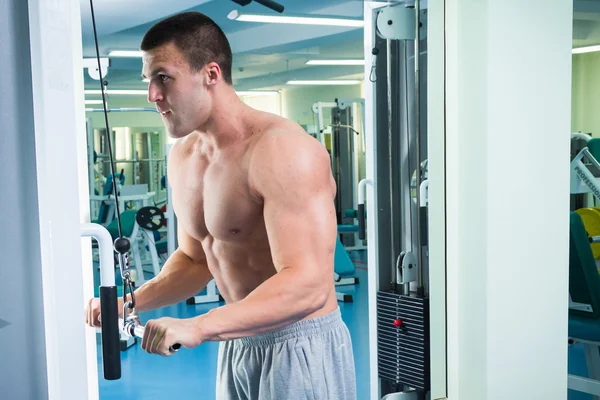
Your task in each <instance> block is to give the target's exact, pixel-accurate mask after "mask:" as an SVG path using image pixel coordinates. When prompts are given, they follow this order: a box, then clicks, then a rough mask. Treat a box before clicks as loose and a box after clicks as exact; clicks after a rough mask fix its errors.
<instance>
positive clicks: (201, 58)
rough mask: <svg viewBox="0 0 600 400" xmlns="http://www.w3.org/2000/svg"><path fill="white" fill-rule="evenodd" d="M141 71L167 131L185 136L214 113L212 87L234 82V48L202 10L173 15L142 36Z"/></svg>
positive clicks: (149, 98)
mask: <svg viewBox="0 0 600 400" xmlns="http://www.w3.org/2000/svg"><path fill="white" fill-rule="evenodd" d="M140 49H141V50H142V51H143V52H144V61H143V62H144V69H143V75H144V76H145V77H147V78H149V79H150V83H149V85H148V100H149V101H151V102H154V103H156V107H157V109H158V110H159V111H160V112H161V113H162V114H163V121H164V122H165V126H166V127H167V131H168V132H169V134H170V135H171V136H173V137H183V136H185V135H187V134H189V133H190V132H192V131H193V130H195V129H197V128H198V127H199V126H201V125H203V124H205V123H206V121H207V119H208V118H210V113H211V108H212V97H211V94H210V91H211V87H213V88H214V87H216V86H217V85H223V84H224V85H228V86H231V85H232V80H231V63H232V54H231V47H230V46H229V42H228V40H227V38H226V37H225V34H224V33H223V31H222V30H221V28H219V26H218V25H217V24H215V22H214V21H213V20H211V19H210V18H209V17H207V16H206V15H204V14H201V13H198V12H186V13H181V14H177V15H174V16H171V17H169V18H167V19H164V20H162V21H160V22H158V23H157V24H156V25H154V26H153V27H152V28H150V30H149V31H148V32H147V33H146V35H145V36H144V38H143V40H142V43H141V45H140Z"/></svg>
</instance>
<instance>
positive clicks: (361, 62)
mask: <svg viewBox="0 0 600 400" xmlns="http://www.w3.org/2000/svg"><path fill="white" fill-rule="evenodd" d="M306 64H307V65H365V60H310V61H307V62H306Z"/></svg>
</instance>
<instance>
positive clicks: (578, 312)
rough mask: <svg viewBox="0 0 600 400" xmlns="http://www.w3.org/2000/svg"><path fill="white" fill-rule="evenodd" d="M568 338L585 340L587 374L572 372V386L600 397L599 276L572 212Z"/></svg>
mask: <svg viewBox="0 0 600 400" xmlns="http://www.w3.org/2000/svg"><path fill="white" fill-rule="evenodd" d="M569 246H570V248H569V297H570V304H569V339H570V341H574V342H582V343H583V346H584V350H585V356H586V357H585V358H586V363H587V367H588V377H587V378H586V377H581V376H576V375H569V377H568V387H569V389H573V390H577V391H580V392H584V393H589V394H592V395H594V399H596V400H598V399H600V352H599V350H600V349H599V348H600V276H599V275H598V270H597V269H596V262H595V260H594V257H593V254H592V250H591V247H590V243H589V238H588V234H587V232H586V230H585V227H584V225H583V221H582V219H581V216H580V215H579V214H578V213H575V212H571V213H570V234H569Z"/></svg>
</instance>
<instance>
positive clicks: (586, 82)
mask: <svg viewBox="0 0 600 400" xmlns="http://www.w3.org/2000/svg"><path fill="white" fill-rule="evenodd" d="M572 79H573V80H572V100H571V101H572V109H571V132H579V131H581V132H591V133H592V135H593V136H594V137H600V114H598V112H597V110H598V107H599V106H600V52H594V53H585V54H573V77H572Z"/></svg>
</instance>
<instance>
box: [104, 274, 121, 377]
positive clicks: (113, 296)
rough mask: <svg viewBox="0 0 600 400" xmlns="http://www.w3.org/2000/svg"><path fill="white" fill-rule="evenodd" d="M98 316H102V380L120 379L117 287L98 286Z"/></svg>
mask: <svg viewBox="0 0 600 400" xmlns="http://www.w3.org/2000/svg"><path fill="white" fill-rule="evenodd" d="M100 315H102V363H103V366H104V378H105V379H106V380H116V379H120V378H121V350H120V341H119V340H120V338H119V312H118V306H117V287H116V286H100Z"/></svg>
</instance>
